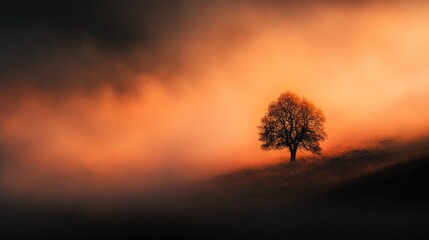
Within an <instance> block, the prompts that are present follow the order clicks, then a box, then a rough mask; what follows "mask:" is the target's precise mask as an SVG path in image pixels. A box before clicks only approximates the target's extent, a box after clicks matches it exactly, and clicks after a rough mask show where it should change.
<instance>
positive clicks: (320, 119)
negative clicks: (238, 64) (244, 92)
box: [258, 91, 327, 162]
mask: <svg viewBox="0 0 429 240" xmlns="http://www.w3.org/2000/svg"><path fill="white" fill-rule="evenodd" d="M325 121H326V118H325V116H324V115H323V112H322V110H321V109H320V108H318V107H316V106H314V104H313V103H312V102H311V101H309V100H307V99H306V98H304V97H302V98H301V97H299V96H298V95H296V94H294V93H291V92H289V91H288V92H285V93H283V94H281V95H280V96H279V97H278V98H277V101H273V102H271V104H270V105H269V106H268V112H267V113H266V114H265V116H264V117H262V119H261V125H260V126H258V128H259V140H260V141H262V142H263V143H262V145H261V148H262V149H263V150H270V149H283V148H288V149H289V152H290V162H295V158H296V152H297V150H298V149H300V150H307V151H310V152H312V153H315V154H321V152H322V149H321V147H320V142H321V141H323V140H325V139H326V137H327V134H326V132H325V127H324V123H325Z"/></svg>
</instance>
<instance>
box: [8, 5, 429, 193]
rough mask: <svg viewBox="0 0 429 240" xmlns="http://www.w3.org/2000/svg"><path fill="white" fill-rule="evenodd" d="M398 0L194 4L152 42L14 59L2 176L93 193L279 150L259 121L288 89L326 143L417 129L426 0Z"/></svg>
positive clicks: (333, 147)
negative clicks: (266, 144) (319, 117)
mask: <svg viewBox="0 0 429 240" xmlns="http://www.w3.org/2000/svg"><path fill="white" fill-rule="evenodd" d="M405 2H406V1H403V2H402V1H398V2H396V3H395V4H391V5H387V4H383V3H381V2H380V3H367V2H366V1H364V3H357V4H328V3H326V4H324V3H320V4H319V3H317V4H290V5H287V4H286V5H284V6H283V5H282V6H276V4H266V5H263V4H262V5H263V6H260V5H258V4H252V3H248V4H245V3H236V4H232V3H231V4H226V3H225V4H214V5H213V6H211V7H207V6H205V5H201V6H200V5H198V6H193V5H190V4H189V6H188V5H186V7H185V10H184V11H185V13H186V14H184V15H185V17H183V19H181V21H180V23H178V24H180V25H179V27H178V29H179V30H178V29H170V28H168V27H167V26H159V28H163V29H158V28H156V29H151V32H150V33H149V36H156V38H155V37H154V39H155V40H156V43H153V45H150V44H152V42H151V39H149V40H147V42H149V43H146V42H144V41H143V40H141V43H140V42H139V41H137V43H136V44H135V45H133V46H132V47H130V48H127V49H126V50H123V49H122V48H119V47H118V49H114V50H110V49H108V50H106V49H105V48H104V45H103V44H100V43H98V42H97V40H96V39H94V38H91V37H85V38H83V39H82V40H81V41H79V43H77V44H76V45H73V44H69V43H68V42H63V43H62V44H60V45H59V47H58V48H57V49H54V50H53V52H49V54H46V55H44V57H42V58H36V57H34V59H37V61H34V62H30V63H28V62H27V60H25V61H24V60H22V62H20V61H17V64H18V65H16V66H14V68H13V69H17V70H13V69H12V68H10V69H12V70H10V71H9V70H7V71H6V70H3V69H2V72H1V75H0V77H1V78H2V80H1V82H0V84H1V85H0V94H1V95H0V150H1V151H2V152H1V156H0V157H1V159H2V162H1V166H2V169H1V171H2V173H3V174H2V175H1V181H0V183H1V188H3V189H5V190H6V192H8V193H10V194H12V195H18V196H21V195H24V196H26V195H28V194H30V195H36V196H41V198H45V197H46V198H47V196H55V197H57V198H61V197H76V196H82V195H88V194H90V195H94V196H97V195H98V194H116V193H118V192H122V191H123V192H127V191H137V190H142V189H145V188H146V187H148V188H150V186H154V185H163V184H164V185H170V184H174V183H177V182H180V181H188V180H195V179H202V178H205V177H208V176H213V175H216V174H219V173H222V172H225V171H231V170H233V169H238V168H242V167H247V166H255V165H262V164H267V163H274V162H281V161H284V159H285V158H287V152H286V150H285V151H272V152H265V151H263V150H261V148H260V142H259V141H258V129H257V126H258V124H259V122H260V119H261V117H262V116H263V115H264V114H265V112H266V110H267V106H268V104H269V103H270V102H271V101H273V100H274V99H275V98H277V96H278V95H280V94H281V93H282V92H285V91H287V90H289V91H292V92H294V93H296V94H298V95H300V96H305V97H306V98H307V99H309V100H311V101H313V102H314V103H315V104H316V105H318V106H320V108H321V109H322V110H323V112H324V114H325V116H326V119H327V121H326V132H327V133H328V138H327V140H326V141H325V142H323V144H322V148H323V152H324V154H336V153H339V152H342V151H345V150H346V149H350V148H351V147H355V146H364V145H367V144H373V143H374V142H377V141H380V140H383V139H386V138H395V139H413V138H416V137H420V136H425V135H427V133H428V132H429V111H428V106H429V71H428V68H427V66H426V65H427V59H429V45H428V44H427V42H428V41H427V40H428V39H429V14H428V13H429V5H428V4H425V3H423V2H418V1H415V2H413V3H411V4H405ZM133 21H144V19H133ZM167 25H168V24H167ZM171 28H173V27H171ZM39 30H40V29H39ZM35 31H37V30H35ZM40 31H44V30H43V29H42V30H40ZM58 32H61V31H60V30H56V31H54V33H55V34H57V33H58ZM55 34H52V35H55ZM151 34H152V35H151ZM46 36H47V37H46ZM46 36H45V37H41V39H42V40H43V41H44V39H45V38H49V37H50V36H51V35H46ZM35 38H36V39H34V41H35V42H37V41H42V40H40V39H39V38H38V37H37V36H35ZM155 40H154V41H155ZM145 44H147V45H148V46H146V45H145ZM24 45H25V44H24ZM106 45H108V44H106ZM106 48H108V47H106ZM29 51H30V50H29ZM28 54H29V55H30V54H33V53H28ZM24 55H25V52H24ZM34 55H35V56H36V55H37V54H36V53H34ZM37 56H39V55H37ZM13 57H16V56H13ZM13 57H12V56H11V59H12V58H13ZM3 58H4V57H3ZM2 61H3V60H2ZM5 61H7V60H5ZM11 61H12V60H11ZM13 61H15V60H13ZM29 61H30V60H29ZM20 64H21V65H20ZM112 79H113V80H112ZM304 155H305V153H298V157H300V156H304ZM64 188H68V189H69V191H68V193H67V194H68V195H67V196H64V195H62V191H61V189H64Z"/></svg>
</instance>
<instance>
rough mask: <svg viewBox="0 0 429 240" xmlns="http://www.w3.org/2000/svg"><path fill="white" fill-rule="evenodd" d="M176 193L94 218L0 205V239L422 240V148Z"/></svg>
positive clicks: (425, 227)
mask: <svg viewBox="0 0 429 240" xmlns="http://www.w3.org/2000/svg"><path fill="white" fill-rule="evenodd" d="M173 192H174V191H173ZM184 192H187V193H186V194H183V196H181V197H178V196H179V195H180V194H177V193H172V194H171V195H169V194H168V193H167V194H164V195H162V196H157V198H156V199H159V201H153V202H152V203H150V204H143V203H142V201H139V200H138V199H139V198H138V197H136V199H130V200H127V201H124V203H123V205H124V207H122V208H119V210H115V211H94V212H92V211H88V210H83V208H82V209H81V208H78V207H66V206H64V205H61V206H56V207H52V206H45V205H40V204H39V205H36V204H30V203H26V202H25V201H23V202H21V203H16V201H12V200H10V199H9V200H8V199H7V198H6V197H2V198H1V199H0V201H1V206H0V226H1V229H0V238H1V239H16V238H17V237H26V238H27V239H29V238H34V237H39V236H42V237H46V238H54V239H88V238H90V239H91V238H93V239H99V238H101V237H116V238H120V239H127V238H140V239H142V238H144V237H149V238H161V237H169V238H185V239H192V238H198V239H219V238H232V237H234V238H236V239H248V238H251V239H253V238H257V239H266V238H274V237H279V236H282V237H287V238H292V239H295V238H299V239H303V238H305V239H307V238H318V239H330V238H331V239H332V238H334V239H338V238H340V239H392V238H393V239H429V141H428V140H420V141H415V142H411V143H401V144H399V143H395V142H393V141H384V142H382V143H380V144H379V146H377V147H373V148H369V149H358V150H353V151H350V152H346V153H344V154H341V155H338V156H331V157H324V158H323V159H310V158H309V159H301V160H300V162H299V163H297V164H280V165H272V166H266V167H263V168H254V169H245V170H242V171H238V172H234V173H231V174H227V175H224V176H220V177H218V178H215V179H211V180H210V181H207V182H205V183H202V184H200V185H198V186H195V187H193V188H192V190H189V189H188V190H184ZM173 196H174V197H173ZM169 198H171V199H170V200H171V201H169ZM171 202H174V203H175V204H171ZM142 205H144V207H143V206H142Z"/></svg>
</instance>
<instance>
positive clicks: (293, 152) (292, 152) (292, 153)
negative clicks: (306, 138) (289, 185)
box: [289, 148, 297, 163]
mask: <svg viewBox="0 0 429 240" xmlns="http://www.w3.org/2000/svg"><path fill="white" fill-rule="evenodd" d="M296 150H297V149H296V148H291V149H289V151H290V162H291V163H293V162H295V161H296Z"/></svg>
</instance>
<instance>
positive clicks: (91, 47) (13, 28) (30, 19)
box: [0, 0, 365, 96]
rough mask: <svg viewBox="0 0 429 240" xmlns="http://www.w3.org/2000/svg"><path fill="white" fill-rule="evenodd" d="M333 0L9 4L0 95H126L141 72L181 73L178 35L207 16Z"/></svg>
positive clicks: (0, 20)
mask: <svg viewBox="0 0 429 240" xmlns="http://www.w3.org/2000/svg"><path fill="white" fill-rule="evenodd" d="M338 2H343V3H344V1H329V0H325V1H315V0H307V1H297V0H289V1H263V3H262V1H176V0H169V1H139V0H122V1H114V0H63V1H57V0H41V1H31V0H16V1H9V2H6V3H3V4H2V6H1V8H0V36H1V37H0V52H1V56H0V89H1V90H0V91H1V92H3V93H4V92H5V91H6V92H9V93H10V92H14V94H17V93H19V92H20V91H24V92H26V91H28V90H29V89H32V90H37V91H43V92H47V93H50V94H58V95H60V96H62V95H63V94H65V93H69V92H75V91H83V92H89V93H91V92H93V91H94V90H96V89H99V88H103V87H111V88H113V89H115V90H117V91H127V89H132V88H133V86H134V83H135V79H136V78H135V76H136V75H137V74H138V73H142V72H145V73H149V74H151V73H156V72H157V70H158V69H163V71H168V70H169V69H177V68H180V58H181V53H182V50H181V49H180V48H181V41H182V40H183V35H184V34H186V29H188V28H192V26H193V25H194V24H195V25H198V24H200V22H201V21H203V18H204V17H205V16H206V15H207V14H210V15H212V16H214V17H213V18H214V19H215V20H216V19H219V20H221V19H222V17H223V16H222V12H223V11H224V10H225V9H226V8H229V9H230V11H236V10H237V9H239V8H237V7H241V6H242V5H256V7H258V8H259V7H273V6H275V7H277V6H280V8H282V9H287V8H293V7H296V6H306V5H308V4H315V3H324V4H325V3H338ZM346 2H347V3H362V2H365V1H359V0H351V1H346ZM231 9H232V10H231ZM160 65H162V66H160ZM166 69H167V70H166Z"/></svg>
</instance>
